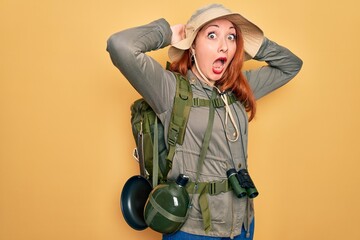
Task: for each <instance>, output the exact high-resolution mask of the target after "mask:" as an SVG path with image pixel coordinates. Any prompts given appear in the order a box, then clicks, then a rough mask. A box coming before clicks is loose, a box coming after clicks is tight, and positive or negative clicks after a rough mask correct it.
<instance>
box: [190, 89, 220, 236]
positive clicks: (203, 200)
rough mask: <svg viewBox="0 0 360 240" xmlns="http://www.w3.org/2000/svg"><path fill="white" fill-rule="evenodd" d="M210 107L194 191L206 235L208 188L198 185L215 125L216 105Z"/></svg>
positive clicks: (208, 210) (213, 97) (209, 225)
mask: <svg viewBox="0 0 360 240" xmlns="http://www.w3.org/2000/svg"><path fill="white" fill-rule="evenodd" d="M215 97H216V91H215V89H214V90H213V92H212V95H211V100H213V99H215ZM209 107H210V108H209V120H208V124H207V127H206V132H205V136H204V139H203V143H202V147H201V151H200V157H199V161H198V166H197V172H196V181H195V185H194V190H193V194H194V193H195V192H198V193H199V205H200V210H201V215H202V218H203V225H204V230H205V232H206V233H208V232H209V231H210V230H211V214H210V209H209V203H208V200H207V191H206V190H207V188H206V185H205V184H200V185H199V184H198V183H199V176H200V171H201V168H202V166H203V164H204V160H205V157H206V152H207V150H208V148H209V143H210V139H211V133H212V128H213V125H214V116H215V107H214V104H211V105H210V106H209Z"/></svg>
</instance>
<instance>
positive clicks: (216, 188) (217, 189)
mask: <svg viewBox="0 0 360 240" xmlns="http://www.w3.org/2000/svg"><path fill="white" fill-rule="evenodd" d="M227 191H228V180H227V179H224V180H221V181H214V182H209V194H210V195H218V194H220V193H223V192H227Z"/></svg>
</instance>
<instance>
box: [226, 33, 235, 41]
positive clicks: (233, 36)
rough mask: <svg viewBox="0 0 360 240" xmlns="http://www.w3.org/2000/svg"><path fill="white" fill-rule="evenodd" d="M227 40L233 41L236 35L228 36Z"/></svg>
mask: <svg viewBox="0 0 360 240" xmlns="http://www.w3.org/2000/svg"><path fill="white" fill-rule="evenodd" d="M228 39H229V40H231V41H234V40H235V39H236V34H230V35H229V36H228Z"/></svg>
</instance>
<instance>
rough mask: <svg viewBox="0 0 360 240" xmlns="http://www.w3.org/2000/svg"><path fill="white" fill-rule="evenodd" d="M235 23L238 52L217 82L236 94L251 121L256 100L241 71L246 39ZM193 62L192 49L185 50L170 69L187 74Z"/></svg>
mask: <svg viewBox="0 0 360 240" xmlns="http://www.w3.org/2000/svg"><path fill="white" fill-rule="evenodd" d="M233 25H234V27H235V29H236V33H237V34H236V36H237V37H236V52H235V55H234V58H233V59H232V61H231V63H230V65H229V67H228V68H227V69H226V71H225V73H224V75H223V76H222V78H221V79H219V80H218V81H216V83H215V84H216V86H217V87H218V88H220V90H221V91H226V90H229V91H232V92H233V93H234V94H235V96H236V97H237V99H238V100H239V101H240V102H241V103H242V104H243V105H244V107H245V109H246V111H247V112H249V115H250V116H249V121H251V120H252V119H253V118H254V116H255V113H256V102H255V97H254V94H253V92H252V90H251V88H250V85H249V83H248V81H247V79H246V78H245V76H244V74H243V73H242V71H241V69H242V67H243V64H244V40H243V38H242V35H241V30H240V29H239V28H238V27H237V26H236V25H235V24H233ZM193 64H194V63H193V61H192V60H191V54H190V51H189V50H185V52H184V54H183V55H182V57H181V58H180V59H179V60H178V61H174V62H172V63H171V64H170V70H171V71H174V72H179V73H180V74H182V75H183V76H186V74H187V71H188V69H191V67H192V65H193Z"/></svg>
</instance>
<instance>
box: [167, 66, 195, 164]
mask: <svg viewBox="0 0 360 240" xmlns="http://www.w3.org/2000/svg"><path fill="white" fill-rule="evenodd" d="M174 74H175V77H176V93H175V98H174V106H173V110H172V113H171V120H170V125H169V131H168V146H169V153H168V155H167V157H166V159H167V163H168V168H169V169H171V167H172V159H173V157H174V154H175V148H176V144H182V143H183V141H184V136H185V130H186V125H187V122H188V119H189V114H190V109H191V106H192V91H191V86H190V83H189V82H188V80H187V79H186V78H184V77H183V76H181V75H180V74H179V73H174Z"/></svg>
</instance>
